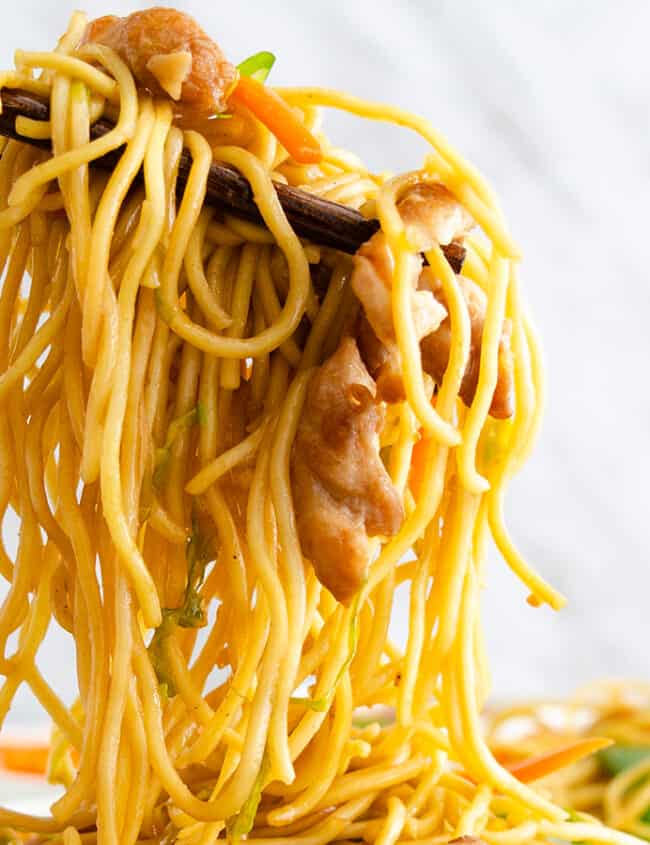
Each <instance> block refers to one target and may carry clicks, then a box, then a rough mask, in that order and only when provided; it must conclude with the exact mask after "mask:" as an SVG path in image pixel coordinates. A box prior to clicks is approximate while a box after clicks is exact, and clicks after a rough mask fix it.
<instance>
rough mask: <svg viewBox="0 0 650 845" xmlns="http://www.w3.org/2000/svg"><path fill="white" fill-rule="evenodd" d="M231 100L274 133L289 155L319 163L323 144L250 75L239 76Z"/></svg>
mask: <svg viewBox="0 0 650 845" xmlns="http://www.w3.org/2000/svg"><path fill="white" fill-rule="evenodd" d="M230 96H231V98H232V99H234V100H236V101H237V102H238V103H241V104H242V105H243V106H246V108H247V109H249V111H251V112H252V113H253V114H254V115H255V117H256V118H257V119H258V120H259V121H260V122H261V123H263V124H264V125H265V126H266V127H267V128H268V129H269V131H270V132H272V133H273V134H274V135H275V137H276V138H277V139H278V141H279V142H280V143H281V144H282V146H283V147H284V148H285V150H286V151H287V152H288V153H289V155H290V156H291V157H292V158H293V159H294V160H295V161H297V162H299V163H300V164H318V162H319V161H321V159H322V158H323V153H322V150H321V148H320V144H319V143H318V141H317V140H316V139H315V138H314V136H313V135H312V134H311V132H310V131H309V130H308V129H307V127H306V126H305V125H304V124H302V123H301V122H300V120H298V118H297V117H296V115H295V113H294V111H293V109H292V108H291V106H289V105H288V104H287V103H285V101H284V100H283V99H282V97H280V96H279V94H276V93H275V91H273V90H272V89H271V88H267V87H266V85H262V83H261V82H258V81H257V80H256V79H253V78H252V77H250V76H240V78H239V82H238V83H237V85H236V87H235V89H234V91H233V92H232V94H231V95H230Z"/></svg>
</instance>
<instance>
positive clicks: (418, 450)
mask: <svg viewBox="0 0 650 845" xmlns="http://www.w3.org/2000/svg"><path fill="white" fill-rule="evenodd" d="M428 448H429V438H426V437H422V438H421V439H420V440H418V441H417V443H416V444H415V446H413V452H412V454H411V468H410V470H409V487H410V488H411V493H413V496H414V497H415V499H416V500H417V499H418V498H419V496H420V490H421V488H422V479H423V477H424V467H425V464H426V458H427V450H428Z"/></svg>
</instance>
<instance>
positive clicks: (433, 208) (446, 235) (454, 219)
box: [397, 182, 474, 252]
mask: <svg viewBox="0 0 650 845" xmlns="http://www.w3.org/2000/svg"><path fill="white" fill-rule="evenodd" d="M397 208H398V209H399V213H400V215H401V217H402V220H403V222H404V226H405V228H406V236H407V238H408V240H409V243H410V244H411V246H412V247H413V248H414V249H417V250H419V251H420V252H426V250H427V249H431V248H432V247H433V246H434V244H440V246H446V245H447V244H450V243H451V242H452V241H455V240H457V239H458V238H462V237H463V236H464V235H466V234H467V233H468V232H469V230H470V229H471V228H472V226H473V225H474V221H473V220H472V218H471V216H470V214H469V213H468V212H467V211H466V210H465V208H464V207H463V206H462V205H461V204H460V203H459V202H458V200H457V199H456V198H455V197H454V196H453V194H451V193H450V192H449V191H448V190H447V188H445V186H444V185H441V184H439V183H435V182H434V183H431V182H423V183H421V184H418V185H414V186H413V187H412V188H409V190H408V191H407V192H406V193H405V194H404V196H403V197H402V199H401V200H400V201H399V202H398V203H397Z"/></svg>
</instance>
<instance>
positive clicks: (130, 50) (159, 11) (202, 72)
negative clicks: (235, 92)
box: [85, 7, 237, 120]
mask: <svg viewBox="0 0 650 845" xmlns="http://www.w3.org/2000/svg"><path fill="white" fill-rule="evenodd" d="M85 40H86V41H90V42H95V43H97V44H103V45H104V46H106V47H111V48H112V49H113V50H115V51H116V52H117V53H118V54H119V55H120V57H121V58H122V59H123V60H124V61H125V62H126V63H127V64H128V66H129V67H130V69H131V71H132V73H133V75H134V76H135V78H136V80H137V82H138V83H139V84H140V85H141V86H142V87H143V88H145V89H146V90H147V91H149V92H150V93H151V94H153V95H154V96H165V95H167V96H170V97H171V98H172V99H173V100H175V101H176V102H177V104H178V105H177V112H178V113H179V114H180V115H183V114H184V115H187V116H189V115H190V114H191V115H192V117H193V118H195V119H196V120H200V119H208V118H211V117H213V116H214V115H216V114H219V113H220V112H222V111H224V110H225V108H226V101H227V98H228V95H229V93H230V91H231V90H232V88H233V86H234V85H235V83H236V81H237V70H236V68H235V67H234V65H232V64H231V63H230V62H229V61H227V60H226V58H225V57H224V55H223V53H222V52H221V50H220V49H219V47H218V46H217V45H216V44H215V43H214V41H212V39H211V38H210V37H209V36H208V35H207V34H206V33H205V32H204V31H203V30H202V29H201V27H200V26H199V25H198V24H197V23H196V21H194V20H193V18H191V17H190V16H189V15H186V14H185V13H184V12H177V11H176V10H175V9H166V8H162V7H154V8H152V9H147V10H145V11H142V12H134V13H133V14H132V15H128V16H127V17H125V18H119V17H116V16H114V15H107V16H106V17H103V18H97V19H96V20H94V21H92V22H91V23H90V24H89V26H88V29H87V31H86V36H85Z"/></svg>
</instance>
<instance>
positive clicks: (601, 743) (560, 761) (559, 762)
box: [505, 736, 613, 783]
mask: <svg viewBox="0 0 650 845" xmlns="http://www.w3.org/2000/svg"><path fill="white" fill-rule="evenodd" d="M612 744H613V740H611V739H606V738H605V737H599V736H593V737H587V738H586V739H579V740H577V741H576V742H572V743H570V744H569V745H565V746H564V747H563V748H557V749H555V750H554V751H547V752H546V753H545V754H539V755H535V756H534V757H527V758H526V759H525V760H519V761H517V762H516V763H506V765H505V768H506V769H507V770H508V771H509V772H510V774H511V775H514V776H515V777H516V778H517V780H520V781H521V782H522V783H530V782H531V781H534V780H539V779H540V778H543V777H546V776H547V775H550V774H552V773H553V772H556V771H558V770H559V769H564V768H565V767H566V766H570V765H571V764H572V763H577V762H578V760H582V759H583V757H588V756H589V755H590V754H593V753H594V752H595V751H600V750H601V749H602V748H607V747H608V746H609V745H612Z"/></svg>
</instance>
